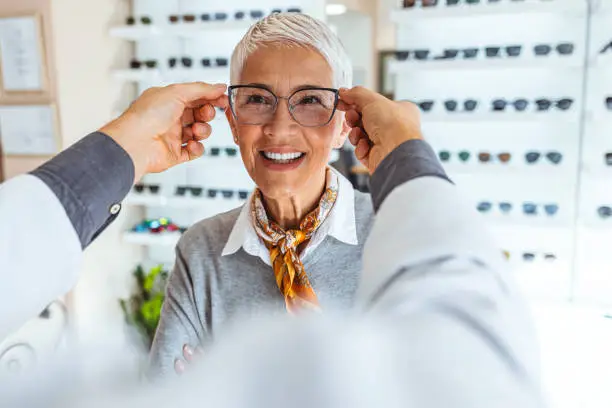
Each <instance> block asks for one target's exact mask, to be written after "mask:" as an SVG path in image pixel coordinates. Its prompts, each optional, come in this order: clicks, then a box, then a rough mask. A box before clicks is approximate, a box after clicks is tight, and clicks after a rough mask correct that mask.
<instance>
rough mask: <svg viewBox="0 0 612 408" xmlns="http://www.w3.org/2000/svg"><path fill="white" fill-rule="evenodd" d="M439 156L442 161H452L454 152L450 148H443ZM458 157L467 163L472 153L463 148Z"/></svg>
mask: <svg viewBox="0 0 612 408" xmlns="http://www.w3.org/2000/svg"><path fill="white" fill-rule="evenodd" d="M438 157H439V158H440V161H442V162H448V161H450V159H451V157H452V154H451V152H449V151H448V150H442V151H441V152H439V153H438ZM457 157H458V158H459V161H461V162H463V163H466V162H468V161H469V160H470V157H471V154H470V152H468V151H467V150H462V151H460V152H459V153H458V154H457Z"/></svg>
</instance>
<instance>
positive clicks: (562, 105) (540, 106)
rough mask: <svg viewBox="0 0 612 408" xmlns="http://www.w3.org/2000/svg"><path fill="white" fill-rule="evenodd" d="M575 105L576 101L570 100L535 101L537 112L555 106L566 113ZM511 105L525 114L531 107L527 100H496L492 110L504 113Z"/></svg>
mask: <svg viewBox="0 0 612 408" xmlns="http://www.w3.org/2000/svg"><path fill="white" fill-rule="evenodd" d="M573 103H574V100H573V99H570V98H564V99H560V100H557V101H554V100H550V99H537V100H536V101H535V104H536V109H537V111H547V110H550V108H552V107H553V106H554V107H556V108H557V109H560V110H563V111H566V110H568V109H570V108H571V107H572V104H573ZM509 105H510V106H514V109H516V110H517V111H518V112H523V111H525V110H526V109H527V107H528V106H529V101H528V100H527V99H517V100H515V101H508V100H505V99H496V100H494V101H493V103H492V110H493V111H494V112H503V111H505V110H506V107H508V106H509Z"/></svg>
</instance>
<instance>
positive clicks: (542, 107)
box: [535, 98, 574, 111]
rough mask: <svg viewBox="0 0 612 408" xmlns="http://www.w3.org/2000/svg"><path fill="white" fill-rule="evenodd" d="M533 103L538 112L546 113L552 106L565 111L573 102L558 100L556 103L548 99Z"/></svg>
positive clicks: (566, 99)
mask: <svg viewBox="0 0 612 408" xmlns="http://www.w3.org/2000/svg"><path fill="white" fill-rule="evenodd" d="M535 103H536V106H537V110H538V111H547V110H549V109H550V108H551V107H553V106H554V107H556V108H557V109H559V110H563V111H566V110H569V109H570V108H571V107H572V104H573V103H574V100H573V99H570V98H564V99H559V100H557V101H554V100H549V99H537V100H536V101H535Z"/></svg>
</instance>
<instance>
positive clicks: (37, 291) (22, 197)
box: [0, 133, 134, 340]
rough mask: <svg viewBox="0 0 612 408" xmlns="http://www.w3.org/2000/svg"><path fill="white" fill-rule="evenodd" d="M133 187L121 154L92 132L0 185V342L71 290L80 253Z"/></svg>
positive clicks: (130, 171) (131, 173) (130, 170)
mask: <svg viewBox="0 0 612 408" xmlns="http://www.w3.org/2000/svg"><path fill="white" fill-rule="evenodd" d="M133 180H134V168H133V164H132V161H131V159H130V158H129V156H128V155H127V153H126V152H125V151H124V150H123V149H122V148H121V147H120V146H119V145H117V144H116V143H115V142H114V141H113V140H112V139H111V138H110V137H108V136H106V135H104V134H102V133H93V134H91V135H89V136H87V137H85V138H84V139H82V140H81V141H79V142H78V143H76V144H75V145H74V146H72V147H70V148H69V149H67V150H65V151H64V152H62V153H60V154H59V155H57V156H56V157H54V158H53V159H51V160H50V161H48V162H47V163H45V164H43V165H42V166H41V167H39V168H38V169H36V170H34V171H33V172H32V173H31V174H27V175H22V176H18V177H15V178H13V179H11V180H9V181H7V182H6V183H4V184H2V185H0V282H2V283H1V284H0V340H1V339H2V338H4V337H5V336H6V335H7V334H9V333H10V332H12V331H13V330H15V329H17V328H19V326H20V325H22V324H23V323H25V322H26V321H27V320H28V319H30V318H32V317H34V316H36V315H37V314H38V313H39V312H40V311H41V310H43V309H44V308H45V307H46V306H47V304H48V303H50V302H51V301H53V300H54V299H56V298H58V297H60V296H62V295H64V294H65V293H66V292H68V291H69V290H70V289H71V288H72V287H73V286H74V285H75V284H76V281H77V277H78V272H79V266H80V261H81V252H82V249H83V248H85V247H86V246H87V245H88V244H89V243H90V242H91V241H92V240H93V239H94V238H95V236H96V235H97V234H99V233H100V232H101V231H102V230H104V228H106V226H108V224H110V222H112V220H114V219H115V217H116V216H117V213H118V210H119V209H120V205H119V203H120V201H121V200H122V199H123V198H124V197H125V195H127V193H128V192H129V189H130V186H131V185H132V183H133Z"/></svg>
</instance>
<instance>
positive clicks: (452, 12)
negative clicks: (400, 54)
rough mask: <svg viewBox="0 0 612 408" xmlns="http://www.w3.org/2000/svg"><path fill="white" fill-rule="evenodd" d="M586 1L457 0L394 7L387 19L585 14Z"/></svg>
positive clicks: (405, 21) (411, 20)
mask: <svg viewBox="0 0 612 408" xmlns="http://www.w3.org/2000/svg"><path fill="white" fill-rule="evenodd" d="M586 12H587V8H586V4H580V2H579V1H578V0H565V1H563V0H557V1H545V0H525V1H507V2H503V3H502V2H499V3H490V4H489V3H486V2H484V3H482V2H481V3H477V4H466V3H465V2H461V4H458V5H456V6H446V5H444V4H439V5H437V6H433V7H414V8H409V9H399V10H394V11H392V13H391V20H392V21H393V22H394V23H396V24H413V23H415V22H419V21H422V20H423V19H438V18H456V17H472V18H473V17H482V16H495V15H509V14H515V15H517V16H522V15H525V14H529V13H547V14H557V15H558V14H561V15H565V16H567V17H582V16H584V15H585V14H586Z"/></svg>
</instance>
